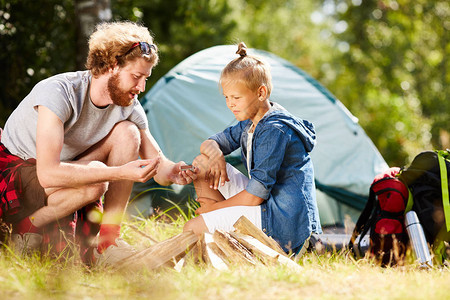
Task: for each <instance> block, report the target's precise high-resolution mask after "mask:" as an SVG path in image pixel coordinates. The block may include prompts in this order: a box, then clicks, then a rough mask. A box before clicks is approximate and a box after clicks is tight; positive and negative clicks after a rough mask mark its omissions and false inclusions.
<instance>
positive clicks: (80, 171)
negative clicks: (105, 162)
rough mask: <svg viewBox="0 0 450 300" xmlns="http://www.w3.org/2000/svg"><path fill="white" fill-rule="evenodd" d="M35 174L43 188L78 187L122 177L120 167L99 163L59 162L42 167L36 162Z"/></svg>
mask: <svg viewBox="0 0 450 300" xmlns="http://www.w3.org/2000/svg"><path fill="white" fill-rule="evenodd" d="M37 175H38V179H39V182H40V183H41V185H42V186H43V187H44V188H58V187H78V186H84V185H89V184H95V183H99V182H105V181H115V180H121V179H124V178H123V174H122V173H121V171H120V167H106V166H101V165H100V164H99V163H94V164H92V163H91V164H82V163H67V162H61V163H60V164H59V165H57V166H54V167H43V166H40V165H39V164H38V166H37Z"/></svg>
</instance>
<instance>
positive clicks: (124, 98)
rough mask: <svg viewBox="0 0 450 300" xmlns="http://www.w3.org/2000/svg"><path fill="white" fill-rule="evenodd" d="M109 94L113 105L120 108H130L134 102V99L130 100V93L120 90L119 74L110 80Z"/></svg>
mask: <svg viewBox="0 0 450 300" xmlns="http://www.w3.org/2000/svg"><path fill="white" fill-rule="evenodd" d="M108 93H109V96H110V97H111V100H112V101H113V103H114V104H116V105H119V106H130V105H131V104H132V103H133V101H134V98H132V99H130V93H131V92H130V91H124V90H122V89H121V88H120V84H119V74H116V75H112V76H111V77H110V78H109V79H108Z"/></svg>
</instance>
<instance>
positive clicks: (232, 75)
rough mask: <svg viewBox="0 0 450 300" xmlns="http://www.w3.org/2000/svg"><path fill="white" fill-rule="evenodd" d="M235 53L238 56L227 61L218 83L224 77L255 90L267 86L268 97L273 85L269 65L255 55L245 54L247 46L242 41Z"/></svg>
mask: <svg viewBox="0 0 450 300" xmlns="http://www.w3.org/2000/svg"><path fill="white" fill-rule="evenodd" d="M236 54H239V55H240V57H238V58H236V59H234V60H232V61H231V62H229V63H228V65H226V67H225V68H224V69H223V70H222V73H221V74H220V83H222V82H223V80H224V79H225V78H226V79H227V80H230V79H231V80H236V81H241V82H244V83H245V85H246V86H247V87H248V88H249V89H250V90H252V91H255V92H256V91H257V90H258V88H259V87H260V86H263V85H264V86H266V87H267V98H269V96H270V93H271V91H272V87H273V86H272V75H271V74H270V67H269V65H268V64H267V63H266V62H264V61H263V60H262V59H260V58H258V57H256V56H253V55H247V46H246V45H245V43H243V42H241V43H239V45H238V50H237V51H236Z"/></svg>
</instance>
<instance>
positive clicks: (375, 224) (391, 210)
mask: <svg viewBox="0 0 450 300" xmlns="http://www.w3.org/2000/svg"><path fill="white" fill-rule="evenodd" d="M399 172H400V168H390V169H389V170H387V171H386V172H385V173H382V174H379V175H378V176H376V177H375V179H374V181H373V183H372V185H371V186H370V191H369V198H368V200H367V203H366V206H365V208H364V210H363V211H362V212H361V215H360V217H359V218H358V221H357V222H356V226H355V228H354V230H353V234H352V237H351V239H350V243H349V249H352V250H353V252H354V253H355V254H356V256H359V257H360V256H362V255H361V253H363V251H362V249H361V241H363V238H364V237H365V235H366V234H367V233H368V231H369V230H370V234H369V237H370V238H369V240H370V245H369V249H368V251H369V253H370V256H371V257H373V258H375V259H376V260H377V261H378V262H379V263H380V264H381V265H383V266H387V265H395V264H397V263H398V262H399V261H401V260H402V258H403V257H404V256H405V253H406V245H407V242H408V234H407V232H406V229H405V225H404V214H405V211H409V210H410V209H411V206H412V199H411V198H410V197H409V191H408V188H407V186H406V185H405V184H404V183H403V182H402V181H400V180H399V179H398V178H397V175H398V174H399ZM408 199H411V200H410V201H408ZM358 237H359V239H358V241H356V239H357V238H358Z"/></svg>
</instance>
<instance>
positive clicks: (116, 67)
mask: <svg viewBox="0 0 450 300" xmlns="http://www.w3.org/2000/svg"><path fill="white" fill-rule="evenodd" d="M118 70H119V65H118V64H117V62H116V63H115V64H114V65H113V66H112V67H110V68H109V70H108V71H109V73H115V72H117V71H118Z"/></svg>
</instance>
